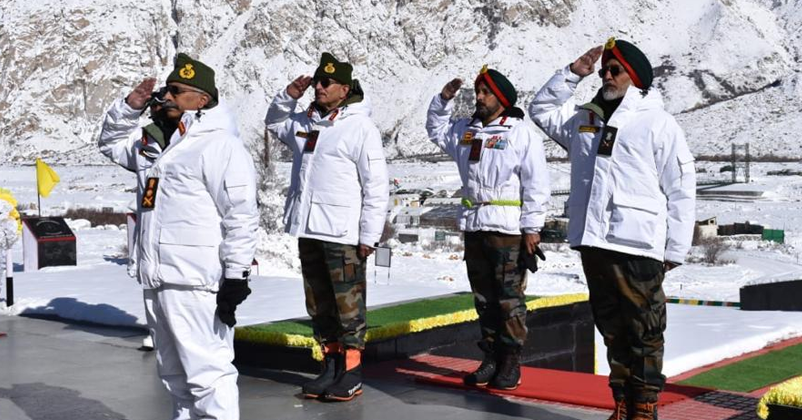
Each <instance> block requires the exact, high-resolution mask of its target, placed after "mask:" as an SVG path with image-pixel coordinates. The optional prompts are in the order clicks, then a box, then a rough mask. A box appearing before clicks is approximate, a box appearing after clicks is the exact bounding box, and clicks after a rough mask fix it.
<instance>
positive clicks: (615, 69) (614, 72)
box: [599, 65, 624, 79]
mask: <svg viewBox="0 0 802 420" xmlns="http://www.w3.org/2000/svg"><path fill="white" fill-rule="evenodd" d="M608 70H609V71H610V76H613V77H618V75H619V74H621V73H623V72H624V68H623V67H621V66H616V65H613V66H604V67H602V68H600V69H599V77H601V78H602V79H604V75H605V74H607V71H608Z"/></svg>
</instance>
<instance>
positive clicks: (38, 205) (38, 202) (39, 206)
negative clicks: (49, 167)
mask: <svg viewBox="0 0 802 420" xmlns="http://www.w3.org/2000/svg"><path fill="white" fill-rule="evenodd" d="M36 209H37V210H38V211H39V217H42V196H41V195H39V165H36Z"/></svg>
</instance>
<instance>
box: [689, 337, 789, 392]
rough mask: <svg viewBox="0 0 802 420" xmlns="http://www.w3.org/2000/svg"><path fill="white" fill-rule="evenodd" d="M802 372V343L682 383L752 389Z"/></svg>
mask: <svg viewBox="0 0 802 420" xmlns="http://www.w3.org/2000/svg"><path fill="white" fill-rule="evenodd" d="M799 375H802V344H797V345H795V346H790V347H786V348H784V349H781V350H774V351H771V352H769V353H766V354H763V355H760V356H755V357H752V358H749V359H746V360H742V361H739V362H735V363H732V364H729V365H726V366H722V367H719V368H715V369H711V370H709V371H707V372H703V373H700V374H698V375H696V376H693V377H690V378H688V379H686V380H684V381H681V382H680V383H681V384H683V385H693V386H700V387H705V388H714V389H723V390H728V391H737V392H751V391H754V390H757V389H761V388H765V387H767V386H769V385H772V384H776V383H778V382H782V381H784V380H786V379H789V378H792V377H795V376H799Z"/></svg>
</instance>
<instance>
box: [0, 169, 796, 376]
mask: <svg viewBox="0 0 802 420" xmlns="http://www.w3.org/2000/svg"><path fill="white" fill-rule="evenodd" d="M723 165H724V164H721V163H702V164H700V167H702V168H704V169H705V170H706V171H707V174H709V175H707V174H706V173H700V179H701V178H704V177H706V176H707V177H711V178H712V177H728V176H729V174H727V173H725V174H720V173H718V167H720V166H723ZM550 168H551V176H552V185H553V189H555V190H556V189H565V188H567V185H568V178H567V174H568V165H566V164H551V165H550ZM785 168H794V166H792V165H788V164H753V169H752V171H753V172H752V178H753V180H754V183H753V184H750V185H748V187H749V189H751V190H759V191H764V194H763V197H761V198H759V199H757V200H755V201H754V202H749V201H744V200H733V201H730V200H729V199H728V198H727V197H726V196H725V197H723V198H716V199H705V200H700V201H699V202H698V206H697V218H698V219H703V218H707V217H712V216H716V217H717V218H718V221H719V223H721V224H725V223H733V222H743V221H747V220H748V221H750V222H752V223H757V224H764V225H769V226H773V227H775V228H785V229H786V244H785V245H773V244H769V243H766V242H760V241H753V240H733V241H732V244H733V246H732V248H731V249H729V250H728V251H726V252H725V253H724V255H723V258H724V259H727V260H732V261H733V263H731V264H727V265H722V266H706V265H702V264H695V263H691V264H686V265H683V266H681V267H679V268H677V269H675V270H673V271H671V272H670V273H668V275H667V276H666V281H665V285H664V286H665V290H666V293H667V294H668V295H669V296H675V297H682V298H693V299H704V300H721V301H738V300H739V294H738V293H739V289H740V287H741V286H743V285H745V284H751V283H756V282H757V283H759V282H769V281H778V280H787V279H800V278H802V265H800V263H799V261H798V258H799V250H798V249H799V248H800V245H802V244H800V242H801V241H802V239H800V238H802V235H800V234H799V227H798V226H800V222H802V220H800V219H802V203H800V200H801V199H802V177H799V176H784V177H774V176H767V175H766V172H767V171H769V170H777V169H785ZM55 169H56V171H57V172H58V173H59V175H60V176H61V178H62V182H61V183H60V184H59V185H58V186H57V187H56V188H55V189H54V191H53V193H52V194H51V196H50V197H49V198H46V199H43V200H42V204H43V207H44V211H43V213H44V214H46V215H48V214H60V213H61V212H62V211H64V210H66V209H68V208H71V207H94V208H102V207H112V208H114V209H116V210H118V211H125V210H126V209H127V208H129V206H130V204H131V202H132V199H131V197H132V195H133V192H132V191H133V189H132V187H133V183H134V178H133V175H131V174H129V173H127V172H125V171H123V170H120V169H117V168H114V167H56V168H55ZM288 171H289V167H288V165H284V164H282V165H279V168H278V172H279V175H280V176H286V175H287V172H288ZM390 172H391V176H392V177H394V178H398V179H399V180H400V182H401V188H405V189H418V188H432V189H433V190H435V191H439V190H441V189H445V190H448V191H453V190H455V189H457V188H458V187H459V185H460V181H459V176H458V175H457V173H456V170H455V167H454V165H453V164H452V163H449V162H444V163H436V164H434V163H394V164H392V165H390ZM34 182H35V181H34V170H33V168H32V167H16V168H0V187H3V188H8V189H10V190H11V191H12V192H13V193H14V194H15V195H16V196H17V198H18V200H19V202H20V203H21V204H22V205H23V206H30V205H31V204H33V203H36V192H35V189H34V185H35V184H34ZM728 189H729V190H732V189H733V188H732V187H729V188H728ZM742 190H743V189H742ZM564 199H565V197H555V198H554V201H555V204H554V205H553V206H552V208H553V209H554V211H558V209H560V208H561V205H558V204H556V203H560V202H561V200H564ZM71 225H72V226H73V228H74V230H75V232H76V235H77V248H78V266H76V267H48V268H45V269H42V270H40V271H38V272H22V271H21V270H22V268H23V267H22V265H21V263H20V262H21V261H22V246H21V243H17V245H16V246H15V248H14V249H13V261H15V271H16V272H15V277H14V285H15V296H16V302H15V305H13V306H12V307H10V308H6V307H4V306H2V305H0V314H6V315H17V314H49V315H58V316H61V317H65V318H70V319H76V320H85V321H92V322H101V323H108V324H114V325H128V326H144V324H145V318H144V307H143V303H142V295H141V291H140V288H139V285H138V284H136V281H135V280H134V279H131V278H129V277H128V276H127V275H126V267H125V264H126V255H125V254H124V252H125V243H126V242H125V240H126V232H125V229H124V226H123V227H122V229H121V227H118V226H103V227H96V228H89V227H87V226H86V223H82V222H81V221H73V222H71ZM741 239H743V238H741ZM259 248H260V250H261V252H260V253H259V255H258V256H257V257H258V259H259V263H260V264H259V267H260V273H259V275H257V276H255V277H254V280H253V284H252V289H253V294H252V295H251V296H250V297H249V298H248V300H246V301H245V303H243V305H242V306H241V307H240V308H239V309H238V311H237V317H238V321H239V325H250V324H256V323H261V322H268V321H274V320H281V319H287V318H295V317H302V316H305V315H306V314H305V309H304V299H303V287H302V281H301V279H300V264H299V262H298V259H297V247H296V240H295V239H294V238H291V237H289V236H287V235H284V234H270V235H267V234H263V237H262V240H261V244H260V247H259ZM544 248H545V252H546V257H547V260H546V261H545V262H543V263H542V264H541V270H540V271H539V272H538V273H537V274H536V275H534V276H532V275H530V277H529V281H528V287H527V293H528V294H534V295H557V294H564V293H577V292H580V293H581V292H586V291H587V288H586V285H585V279H584V274H583V273H582V268H581V264H580V261H579V258H578V254H577V253H576V252H574V251H571V250H570V249H568V247H567V245H564V244H562V245H558V244H549V245H546V246H545V247H544ZM267 251H269V252H267ZM393 252H394V254H393V267H392V268H391V269H389V270H388V269H386V268H382V267H378V268H374V267H373V264H372V262H371V264H370V266H369V267H370V268H369V269H368V273H367V274H368V283H369V288H368V305H369V306H371V307H373V306H377V305H384V304H388V303H393V302H398V301H405V300H410V299H417V298H422V297H427V296H436V295H443V294H448V293H455V292H467V291H470V286H469V284H468V279H467V275H466V273H465V268H464V262H463V261H462V252H461V246H460V245H459V244H458V243H457V244H453V243H452V244H451V245H449V246H446V247H440V248H437V247H434V246H432V245H431V244H428V243H422V244H397V246H396V247H395V248H394V250H393ZM694 252H698V250H695V251H694ZM388 273H389V277H388ZM0 296H2V297H4V296H5V290H4V289H3V290H2V293H0ZM0 302H4V301H3V300H2V299H0ZM668 313H669V318H668V319H669V325H668V330H667V332H666V337H667V347H666V361H665V372H666V374H667V375H669V376H671V375H676V374H678V373H681V372H684V371H687V370H690V369H693V368H695V367H698V366H702V365H705V364H708V363H711V362H714V361H717V360H721V359H723V358H727V357H733V356H737V355H740V354H742V353H744V352H748V351H753V350H758V349H760V348H762V347H764V346H765V345H767V344H769V343H772V342H775V341H778V340H782V339H785V338H790V337H796V336H802V313H789V312H782V313H780V312H745V311H739V310H737V309H733V308H719V307H693V306H685V305H669V309H668ZM596 342H597V346H598V347H599V349H600V350H599V351H598V355H599V358H600V359H601V360H600V362H599V363H598V366H599V373H602V374H604V373H606V369H607V368H606V363H605V362H604V361H603V358H604V350H603V343H602V341H601V338H600V337H597V339H596Z"/></svg>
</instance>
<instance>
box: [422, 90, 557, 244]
mask: <svg viewBox="0 0 802 420" xmlns="http://www.w3.org/2000/svg"><path fill="white" fill-rule="evenodd" d="M516 109H517V108H516ZM453 111H454V104H453V101H446V100H444V99H443V98H442V97H441V96H440V94H439V93H438V94H437V95H435V96H434V98H432V102H431V103H430V105H429V112H428V114H427V118H426V130H427V132H428V133H429V140H431V141H432V143H434V144H436V145H437V146H439V147H440V148H441V149H442V150H443V151H444V152H446V153H447V154H448V155H449V156H451V158H452V159H454V161H455V162H456V163H457V168H458V169H459V174H460V178H462V196H463V206H462V211H461V213H460V217H459V226H460V230H462V231H465V232H476V231H493V232H501V233H505V234H509V235H520V234H521V232H522V231H523V232H526V233H536V232H539V231H540V229H541V228H542V227H543V224H544V223H545V220H546V203H547V202H548V199H549V196H550V194H551V192H550V191H549V171H548V167H547V166H546V155H545V152H544V150H543V141H542V140H541V138H540V136H539V135H538V134H537V133H536V132H535V127H534V126H532V123H530V122H527V121H524V120H523V115H521V118H514V117H500V118H497V119H496V120H495V121H492V122H491V123H490V124H488V125H487V126H485V127H483V126H482V122H481V121H479V120H478V119H471V118H463V119H459V120H452V119H451V114H452V113H453ZM518 112H520V111H518ZM521 114H523V113H522V112H521ZM468 133H470V134H468ZM466 135H467V137H466ZM474 140H475V141H480V142H482V143H481V147H480V148H479V151H480V154H479V160H478V161H471V160H470V159H469V157H470V154H471V148H472V144H473V141H474ZM468 202H470V203H468ZM465 204H469V205H465Z"/></svg>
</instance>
